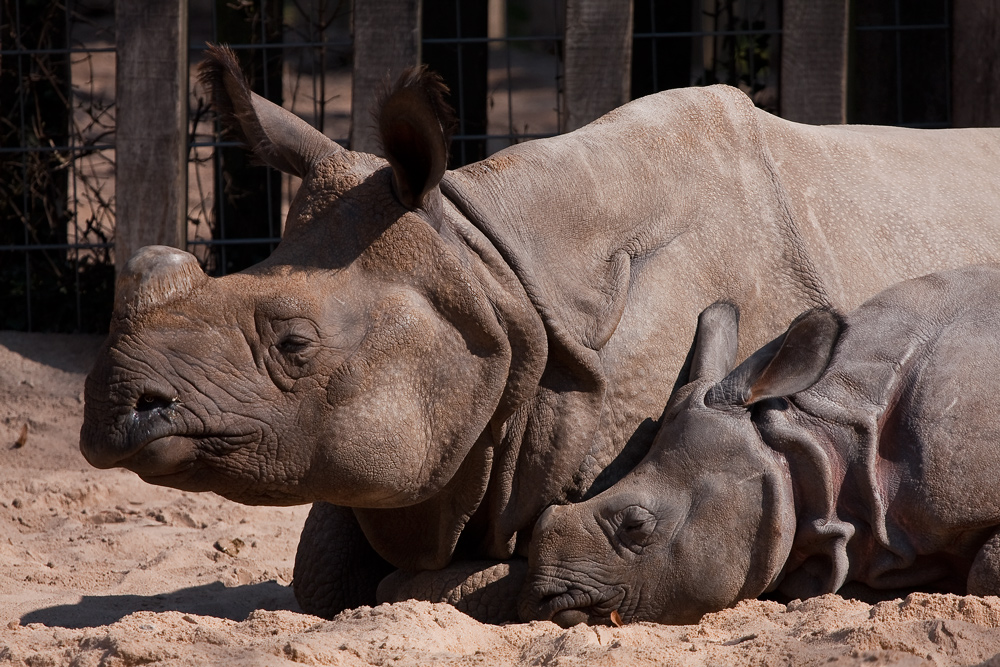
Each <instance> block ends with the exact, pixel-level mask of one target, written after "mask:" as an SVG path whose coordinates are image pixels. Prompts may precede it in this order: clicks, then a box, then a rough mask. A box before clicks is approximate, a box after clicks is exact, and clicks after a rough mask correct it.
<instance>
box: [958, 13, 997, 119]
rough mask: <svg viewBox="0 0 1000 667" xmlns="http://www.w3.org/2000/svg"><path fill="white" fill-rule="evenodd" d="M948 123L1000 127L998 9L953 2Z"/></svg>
mask: <svg viewBox="0 0 1000 667" xmlns="http://www.w3.org/2000/svg"><path fill="white" fill-rule="evenodd" d="M951 34H952V40H951V48H952V53H953V54H954V55H953V56H952V62H951V68H952V69H951V119H952V125H954V126H955V127H1000V51H998V50H997V43H998V40H1000V6H998V5H997V3H996V2H995V1H994V0H953V2H952V27H951Z"/></svg>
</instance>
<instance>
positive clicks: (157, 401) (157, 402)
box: [135, 393, 177, 412]
mask: <svg viewBox="0 0 1000 667" xmlns="http://www.w3.org/2000/svg"><path fill="white" fill-rule="evenodd" d="M175 403H177V399H176V398H168V397H166V396H163V395H160V394H148V393H147V394H143V395H142V396H140V397H139V399H138V400H137V401H136V402H135V410H136V412H150V411H152V410H156V409H158V408H169V407H172V406H173V405H174V404H175Z"/></svg>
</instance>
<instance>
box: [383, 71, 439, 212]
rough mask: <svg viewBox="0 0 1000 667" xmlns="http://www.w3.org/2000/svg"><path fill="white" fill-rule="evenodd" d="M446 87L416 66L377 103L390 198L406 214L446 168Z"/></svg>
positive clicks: (428, 72) (404, 74)
mask: <svg viewBox="0 0 1000 667" xmlns="http://www.w3.org/2000/svg"><path fill="white" fill-rule="evenodd" d="M447 93H448V87H447V86H445V85H444V82H443V81H442V80H441V77H439V76H438V75H437V74H435V73H433V72H431V71H428V69H427V68H426V67H425V66H423V65H421V66H419V67H411V68H409V69H407V70H406V71H404V72H403V74H402V76H400V77H399V81H398V82H396V85H395V86H394V87H393V88H392V90H390V91H389V93H388V94H387V95H386V96H385V97H384V98H383V99H382V101H381V104H380V108H379V111H378V133H379V139H380V141H381V142H382V151H383V152H384V153H385V158H386V159H387V160H388V161H389V164H390V165H391V166H392V176H393V184H394V185H395V187H396V195H397V196H398V197H399V200H400V201H401V202H402V203H403V205H404V206H406V207H407V208H409V209H415V208H420V207H421V206H423V205H424V198H425V197H426V196H427V194H428V193H429V192H430V191H431V190H433V189H434V188H436V187H437V186H438V183H440V182H441V178H442V177H443V176H444V172H445V170H446V169H447V168H448V144H449V142H450V141H451V133H452V131H453V129H454V126H455V114H454V112H453V111H452V109H451V107H449V106H448V104H447V103H446V102H445V101H444V96H445V95H446V94H447Z"/></svg>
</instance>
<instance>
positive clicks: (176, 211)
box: [115, 0, 188, 270]
mask: <svg viewBox="0 0 1000 667" xmlns="http://www.w3.org/2000/svg"><path fill="white" fill-rule="evenodd" d="M115 30H116V33H117V42H118V43H117V48H116V51H117V53H116V66H117V75H116V76H117V81H116V88H117V92H116V97H117V131H116V132H117V133H116V137H115V159H116V186H115V199H116V210H115V217H116V222H115V267H116V268H117V269H118V270H121V268H122V267H124V266H125V262H127V261H128V259H129V257H131V256H132V253H134V252H135V251H136V250H138V249H139V248H140V247H142V246H144V245H151V244H162V245H169V246H174V247H177V248H184V246H185V243H186V220H187V152H188V149H187V101H188V87H187V82H188V53H187V46H188V44H187V0H156V2H149V0H116V2H115Z"/></svg>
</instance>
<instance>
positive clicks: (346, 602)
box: [292, 503, 393, 618]
mask: <svg viewBox="0 0 1000 667" xmlns="http://www.w3.org/2000/svg"><path fill="white" fill-rule="evenodd" d="M392 570H393V567H392V566H391V565H389V564H388V563H387V562H385V561H384V560H382V558H381V557H380V556H379V555H378V554H377V553H375V550H374V549H372V548H371V546H370V545H369V544H368V540H367V538H365V536H364V533H362V532H361V526H359V525H358V520H357V519H356V518H355V517H354V511H353V510H351V509H350V508H349V507H339V506H337V505H331V504H329V503H314V504H313V506H312V509H311V510H310V511H309V516H308V517H307V518H306V523H305V526H303V528H302V536H301V537H300V538H299V548H298V550H297V551H296V552H295V570H294V573H293V575H292V588H293V589H294V590H295V599H296V600H298V602H299V605H300V606H301V607H302V609H303V611H305V612H307V613H310V614H315V615H317V616H322V617H324V618H332V617H333V616H335V615H336V614H338V613H340V612H341V611H343V610H344V609H350V608H351V607H359V606H361V605H374V604H375V590H376V588H378V583H379V581H381V580H382V579H383V578H384V577H385V575H387V574H388V573H389V572H391V571H392Z"/></svg>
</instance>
